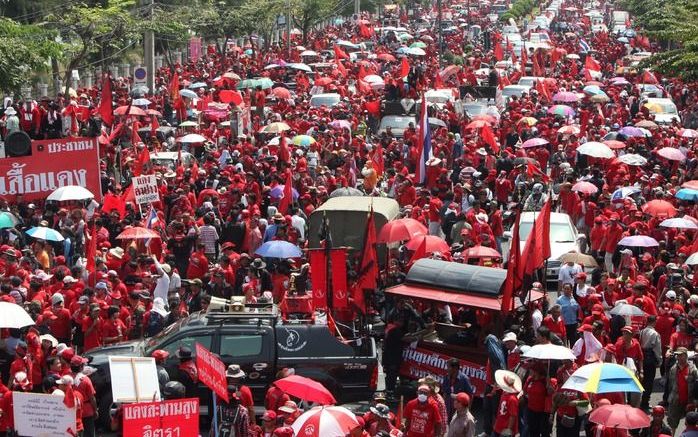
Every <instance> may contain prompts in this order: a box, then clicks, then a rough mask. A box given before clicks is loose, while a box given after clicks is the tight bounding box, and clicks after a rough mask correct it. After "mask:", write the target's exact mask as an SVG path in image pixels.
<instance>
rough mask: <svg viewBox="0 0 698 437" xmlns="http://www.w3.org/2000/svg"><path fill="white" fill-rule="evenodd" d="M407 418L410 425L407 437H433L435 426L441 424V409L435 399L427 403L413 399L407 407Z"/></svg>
mask: <svg viewBox="0 0 698 437" xmlns="http://www.w3.org/2000/svg"><path fill="white" fill-rule="evenodd" d="M405 417H406V418H407V419H408V420H409V423H410V425H409V428H408V429H407V432H406V433H405V437H432V436H433V435H434V434H435V433H434V425H435V424H437V423H440V422H441V414H439V407H438V405H437V404H436V401H434V400H433V399H427V401H426V402H425V403H421V402H419V401H418V400H417V399H412V400H411V401H409V402H408V403H407V406H405ZM442 431H443V430H442Z"/></svg>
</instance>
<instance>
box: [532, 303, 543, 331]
mask: <svg viewBox="0 0 698 437" xmlns="http://www.w3.org/2000/svg"><path fill="white" fill-rule="evenodd" d="M542 324H543V313H542V312H541V311H540V310H539V309H538V308H536V309H535V311H533V314H531V326H532V327H533V331H534V332H535V331H538V328H540V325H542Z"/></svg>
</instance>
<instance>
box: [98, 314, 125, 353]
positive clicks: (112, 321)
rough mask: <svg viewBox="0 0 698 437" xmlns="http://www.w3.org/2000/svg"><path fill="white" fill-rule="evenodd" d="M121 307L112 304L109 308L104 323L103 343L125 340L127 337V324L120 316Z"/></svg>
mask: <svg viewBox="0 0 698 437" xmlns="http://www.w3.org/2000/svg"><path fill="white" fill-rule="evenodd" d="M119 312H120V309H119V307H117V306H110V307H109V309H108V310H107V316H108V318H107V320H105V321H104V323H103V324H102V344H103V345H109V344H114V343H118V342H120V341H123V340H124V339H125V338H126V325H125V324H124V322H123V321H122V320H121V319H120V318H119Z"/></svg>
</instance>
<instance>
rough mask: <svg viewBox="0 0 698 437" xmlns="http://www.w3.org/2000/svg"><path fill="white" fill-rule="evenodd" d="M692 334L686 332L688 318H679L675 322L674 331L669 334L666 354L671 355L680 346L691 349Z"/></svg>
mask: <svg viewBox="0 0 698 437" xmlns="http://www.w3.org/2000/svg"><path fill="white" fill-rule="evenodd" d="M692 345H693V336H692V335H691V334H689V333H688V320H686V319H683V318H682V319H679V322H678V323H677V324H676V332H674V333H673V334H671V337H669V349H667V351H666V356H667V358H668V357H671V354H673V353H674V351H675V350H676V349H678V348H680V347H685V348H686V349H692V347H691V346H692Z"/></svg>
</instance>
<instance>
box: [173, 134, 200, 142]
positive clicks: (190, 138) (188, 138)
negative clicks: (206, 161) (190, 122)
mask: <svg viewBox="0 0 698 437" xmlns="http://www.w3.org/2000/svg"><path fill="white" fill-rule="evenodd" d="M204 141H206V137H205V136H203V135H199V134H187V135H184V136H183V137H179V138H177V142H179V143H203V142H204Z"/></svg>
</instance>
